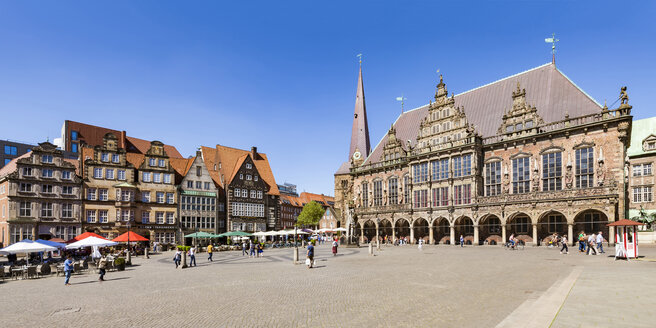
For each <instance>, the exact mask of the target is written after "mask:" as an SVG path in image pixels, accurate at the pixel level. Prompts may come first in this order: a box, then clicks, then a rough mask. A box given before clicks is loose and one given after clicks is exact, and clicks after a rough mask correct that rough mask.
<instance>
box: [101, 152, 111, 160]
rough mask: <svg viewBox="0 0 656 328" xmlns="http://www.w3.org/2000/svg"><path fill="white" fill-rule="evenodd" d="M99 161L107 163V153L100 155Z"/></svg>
mask: <svg viewBox="0 0 656 328" xmlns="http://www.w3.org/2000/svg"><path fill="white" fill-rule="evenodd" d="M100 161H102V162H109V154H107V153H102V154H100Z"/></svg>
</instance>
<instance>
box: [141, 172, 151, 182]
mask: <svg viewBox="0 0 656 328" xmlns="http://www.w3.org/2000/svg"><path fill="white" fill-rule="evenodd" d="M141 181H143V182H150V172H142V173H141Z"/></svg>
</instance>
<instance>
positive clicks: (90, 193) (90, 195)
mask: <svg viewBox="0 0 656 328" xmlns="http://www.w3.org/2000/svg"><path fill="white" fill-rule="evenodd" d="M87 200H96V188H89V189H87Z"/></svg>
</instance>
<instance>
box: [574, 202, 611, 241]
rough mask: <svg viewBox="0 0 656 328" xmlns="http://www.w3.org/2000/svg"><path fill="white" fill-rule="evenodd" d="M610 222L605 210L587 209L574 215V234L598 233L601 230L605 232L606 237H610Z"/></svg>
mask: <svg viewBox="0 0 656 328" xmlns="http://www.w3.org/2000/svg"><path fill="white" fill-rule="evenodd" d="M608 223H609V222H608V215H606V213H604V212H603V211H600V210H598V209H586V210H583V211H580V212H579V213H577V214H576V215H575V216H574V234H575V235H576V236H578V234H579V233H580V232H584V233H585V234H591V233H595V234H596V233H597V232H599V231H601V232H602V233H603V234H604V239H608V227H607V226H606V224H608ZM574 239H576V238H574Z"/></svg>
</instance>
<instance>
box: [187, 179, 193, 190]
mask: <svg viewBox="0 0 656 328" xmlns="http://www.w3.org/2000/svg"><path fill="white" fill-rule="evenodd" d="M187 188H189V189H192V188H194V182H193V181H191V180H189V181H187Z"/></svg>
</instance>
